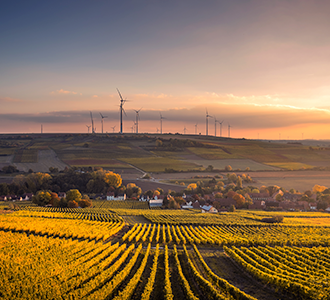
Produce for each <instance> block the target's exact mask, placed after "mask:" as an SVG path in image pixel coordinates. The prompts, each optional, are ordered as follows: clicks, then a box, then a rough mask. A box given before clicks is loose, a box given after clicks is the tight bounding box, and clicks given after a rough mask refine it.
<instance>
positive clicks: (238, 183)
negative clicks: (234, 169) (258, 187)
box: [236, 176, 243, 189]
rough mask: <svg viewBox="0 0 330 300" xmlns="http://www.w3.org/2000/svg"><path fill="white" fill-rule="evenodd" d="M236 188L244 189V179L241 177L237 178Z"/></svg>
mask: <svg viewBox="0 0 330 300" xmlns="http://www.w3.org/2000/svg"><path fill="white" fill-rule="evenodd" d="M236 187H237V188H238V189H242V188H243V183H242V178H241V177H240V176H237V180H236Z"/></svg>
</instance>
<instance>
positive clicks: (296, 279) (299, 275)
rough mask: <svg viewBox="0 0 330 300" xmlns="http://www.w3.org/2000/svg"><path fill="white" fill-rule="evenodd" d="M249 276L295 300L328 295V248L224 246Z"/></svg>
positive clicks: (329, 259)
mask: <svg viewBox="0 0 330 300" xmlns="http://www.w3.org/2000/svg"><path fill="white" fill-rule="evenodd" d="M224 249H225V251H226V253H227V254H228V255H230V256H231V257H232V258H233V259H234V260H235V261H236V262H237V263H239V264H240V265H241V266H242V267H243V268H244V269H246V270H247V271H248V272H249V273H251V274H252V275H253V276H255V277H256V278H258V279H259V280H261V281H263V282H264V283H270V284H272V285H274V286H275V287H276V289H280V290H282V291H283V292H288V293H290V294H293V295H294V296H295V297H297V298H299V299H326V297H327V295H329V285H328V278H329V275H330V273H329V266H330V265H329V263H330V256H329V248H328V247H321V246H320V247H312V248H296V247H269V246H266V247H264V246H259V247H250V248H246V247H242V248H240V249H239V248H237V247H231V248H229V247H224Z"/></svg>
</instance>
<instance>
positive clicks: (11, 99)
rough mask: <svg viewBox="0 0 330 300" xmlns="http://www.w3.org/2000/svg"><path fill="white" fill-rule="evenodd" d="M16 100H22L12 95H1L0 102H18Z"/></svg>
mask: <svg viewBox="0 0 330 300" xmlns="http://www.w3.org/2000/svg"><path fill="white" fill-rule="evenodd" d="M16 102H22V100H20V99H17V98H11V97H0V103H16Z"/></svg>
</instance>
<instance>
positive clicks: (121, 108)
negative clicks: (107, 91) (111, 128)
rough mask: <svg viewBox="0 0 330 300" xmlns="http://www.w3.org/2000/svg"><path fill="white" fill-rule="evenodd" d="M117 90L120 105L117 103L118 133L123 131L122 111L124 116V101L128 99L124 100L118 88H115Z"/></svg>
mask: <svg viewBox="0 0 330 300" xmlns="http://www.w3.org/2000/svg"><path fill="white" fill-rule="evenodd" d="M117 91H118V94H119V97H120V105H119V107H120V133H123V112H124V114H125V116H126V112H125V110H124V104H125V102H127V101H129V100H127V99H125V100H124V99H123V97H122V95H121V93H120V92H119V90H118V89H117Z"/></svg>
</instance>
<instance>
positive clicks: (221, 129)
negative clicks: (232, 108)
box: [219, 120, 224, 137]
mask: <svg viewBox="0 0 330 300" xmlns="http://www.w3.org/2000/svg"><path fill="white" fill-rule="evenodd" d="M223 121H224V120H222V122H219V124H220V137H222V123H223Z"/></svg>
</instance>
